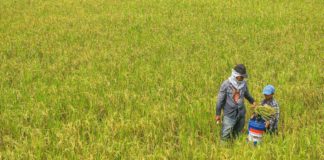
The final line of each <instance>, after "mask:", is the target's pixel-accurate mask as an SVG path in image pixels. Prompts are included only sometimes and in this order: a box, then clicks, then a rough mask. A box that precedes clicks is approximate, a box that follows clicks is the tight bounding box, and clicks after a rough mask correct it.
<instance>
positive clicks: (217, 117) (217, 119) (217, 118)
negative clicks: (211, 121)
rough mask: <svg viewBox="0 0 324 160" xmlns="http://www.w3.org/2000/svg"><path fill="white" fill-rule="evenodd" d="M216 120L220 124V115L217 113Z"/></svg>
mask: <svg viewBox="0 0 324 160" xmlns="http://www.w3.org/2000/svg"><path fill="white" fill-rule="evenodd" d="M215 120H216V123H217V124H219V123H220V116H218V115H216V117H215Z"/></svg>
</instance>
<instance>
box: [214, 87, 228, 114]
mask: <svg viewBox="0 0 324 160" xmlns="http://www.w3.org/2000/svg"><path fill="white" fill-rule="evenodd" d="M225 101H226V83H225V82H224V83H223V84H222V85H221V87H220V89H219V92H218V96H217V103H216V115H218V116H219V115H221V110H222V108H223V107H224V105H225Z"/></svg>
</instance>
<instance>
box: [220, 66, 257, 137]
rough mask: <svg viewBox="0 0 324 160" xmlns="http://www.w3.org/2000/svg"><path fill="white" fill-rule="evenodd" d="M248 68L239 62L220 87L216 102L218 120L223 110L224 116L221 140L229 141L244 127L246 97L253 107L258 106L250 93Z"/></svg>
mask: <svg viewBox="0 0 324 160" xmlns="http://www.w3.org/2000/svg"><path fill="white" fill-rule="evenodd" d="M247 77H248V75H247V73H246V68H245V66H244V65H243V64H238V65H236V66H235V67H234V69H232V75H231V76H230V77H229V78H228V79H227V80H225V81H224V82H223V84H222V85H221V87H220V90H219V93H218V97H217V104H216V117H215V118H216V122H217V123H219V122H220V119H221V118H220V115H221V110H222V109H223V112H224V117H223V123H222V131H221V141H227V140H229V139H230V138H232V137H236V136H237V135H238V134H239V133H240V132H241V131H242V129H243V127H244V123H245V112H246V110H245V105H244V98H246V99H247V100H248V101H249V102H250V103H251V104H253V107H255V106H256V103H255V101H254V98H253V97H252V96H251V95H250V93H249V90H248V87H247V83H246V81H245V80H244V78H247Z"/></svg>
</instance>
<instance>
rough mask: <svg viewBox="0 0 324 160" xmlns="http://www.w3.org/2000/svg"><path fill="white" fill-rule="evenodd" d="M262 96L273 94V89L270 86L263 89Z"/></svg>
mask: <svg viewBox="0 0 324 160" xmlns="http://www.w3.org/2000/svg"><path fill="white" fill-rule="evenodd" d="M262 93H263V94H265V95H270V94H274V93H275V88H274V87H273V86H272V85H267V86H265V87H264V88H263V92H262Z"/></svg>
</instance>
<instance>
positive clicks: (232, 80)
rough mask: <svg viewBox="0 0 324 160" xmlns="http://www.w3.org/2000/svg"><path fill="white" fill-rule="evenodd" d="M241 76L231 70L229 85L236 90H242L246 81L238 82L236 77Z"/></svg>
mask: <svg viewBox="0 0 324 160" xmlns="http://www.w3.org/2000/svg"><path fill="white" fill-rule="evenodd" d="M238 76H243V75H241V74H240V73H238V72H236V71H235V70H234V69H232V75H231V76H230V77H229V78H228V80H229V81H230V83H231V84H232V85H233V86H234V87H235V88H236V89H238V90H240V89H242V88H243V87H244V86H245V85H246V81H245V80H243V81H238V80H237V79H236V77H238Z"/></svg>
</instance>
